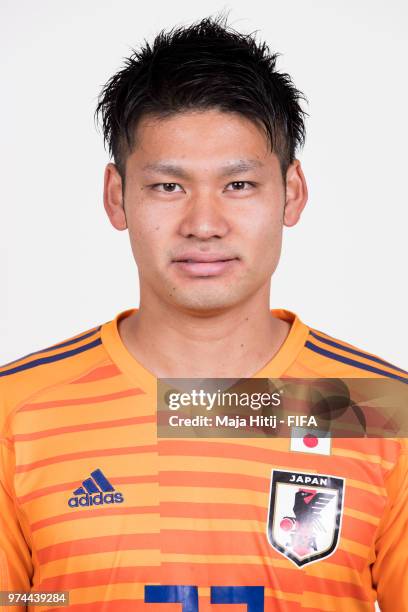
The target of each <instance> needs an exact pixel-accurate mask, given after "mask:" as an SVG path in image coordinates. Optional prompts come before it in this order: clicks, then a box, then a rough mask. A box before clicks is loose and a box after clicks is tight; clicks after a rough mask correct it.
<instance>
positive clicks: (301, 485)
mask: <svg viewBox="0 0 408 612" xmlns="http://www.w3.org/2000/svg"><path fill="white" fill-rule="evenodd" d="M344 487H345V482H344V478H339V477H337V476H328V475H324V474H307V473H303V472H291V471H286V470H272V475H271V491H270V497H269V509H268V519H267V537H268V541H269V543H270V544H271V546H273V548H275V550H277V551H278V552H280V553H282V555H285V557H287V558H288V559H290V560H291V561H293V563H295V564H296V565H297V566H298V567H302V566H304V565H307V564H308V563H314V562H315V561H320V560H321V559H324V558H326V557H329V556H330V555H332V554H333V553H334V551H335V550H336V548H337V544H338V541H339V537H340V531H341V519H342V514H343V499H344Z"/></svg>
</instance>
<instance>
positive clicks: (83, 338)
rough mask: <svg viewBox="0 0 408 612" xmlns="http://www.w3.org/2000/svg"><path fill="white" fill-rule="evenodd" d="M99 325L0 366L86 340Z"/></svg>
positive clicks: (99, 327) (93, 333)
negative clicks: (72, 337) (76, 336)
mask: <svg viewBox="0 0 408 612" xmlns="http://www.w3.org/2000/svg"><path fill="white" fill-rule="evenodd" d="M101 327H102V325H99V326H98V327H97V328H96V329H94V330H93V331H90V332H87V333H86V334H83V335H82V336H78V338H74V339H73V340H66V341H65V342H60V344H56V345H55V346H50V347H47V348H45V349H41V350H39V351H34V352H33V353H28V354H27V355H23V356H22V357H19V358H18V359H13V361H8V362H7V363H2V364H1V366H0V367H1V368H4V367H6V366H8V365H11V364H12V363H17V361H21V360H22V359H26V358H27V357H31V356H32V355H38V354H39V353H49V352H50V351H56V350H57V349H59V348H64V347H65V346H70V345H71V344H76V343H77V342H81V340H86V338H90V337H91V336H94V335H95V334H96V333H97V332H98V331H99V330H100V329H101Z"/></svg>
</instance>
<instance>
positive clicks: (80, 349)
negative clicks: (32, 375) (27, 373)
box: [0, 338, 102, 376]
mask: <svg viewBox="0 0 408 612" xmlns="http://www.w3.org/2000/svg"><path fill="white" fill-rule="evenodd" d="M99 344H102V340H101V338H97V339H96V340H94V341H93V342H90V343H89V344H84V345H83V346H78V347H77V348H76V349H72V350H70V351H65V353H58V355H50V356H49V357H40V358H39V359H34V360H33V361H29V362H28V363H23V364H21V365H19V366H16V367H15V368H10V369H9V370H6V371H5V372H0V376H10V374H15V373H16V372H21V371H22V370H29V369H31V368H36V367H37V366H39V365H42V364H44V363H52V362H53V361H60V360H61V359H67V358H68V357H72V356H73V355H78V353H83V352H84V351H88V350H89V349H91V348H94V347H95V346H98V345H99Z"/></svg>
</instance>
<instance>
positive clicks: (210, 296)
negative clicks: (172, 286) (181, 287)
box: [170, 287, 244, 314]
mask: <svg viewBox="0 0 408 612" xmlns="http://www.w3.org/2000/svg"><path fill="white" fill-rule="evenodd" d="M170 300H171V302H172V303H173V304H174V305H175V306H176V307H178V308H180V309H181V310H188V311H191V312H192V313H196V314H200V313H201V314H212V313H214V312H219V311H222V310H225V309H226V308H231V307H232V306H235V305H236V304H238V303H240V302H241V301H243V300H244V296H242V295H237V294H236V292H235V291H234V292H228V291H225V287H224V291H217V292H215V291H211V292H210V291H208V290H201V291H197V290H195V291H189V292H188V293H187V292H184V291H178V292H177V290H176V291H174V292H173V294H172V296H171V298H170Z"/></svg>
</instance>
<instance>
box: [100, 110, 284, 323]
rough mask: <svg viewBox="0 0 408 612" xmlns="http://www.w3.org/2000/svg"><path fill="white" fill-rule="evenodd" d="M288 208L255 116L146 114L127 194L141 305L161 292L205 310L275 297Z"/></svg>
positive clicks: (130, 167) (276, 164)
mask: <svg viewBox="0 0 408 612" xmlns="http://www.w3.org/2000/svg"><path fill="white" fill-rule="evenodd" d="M105 187H106V183H105ZM105 205H106V204H105ZM284 208H285V187H284V183H283V179H282V175H281V170H280V166H279V161H278V158H277V156H276V155H275V154H274V153H271V151H270V148H269V147H268V142H267V139H266V136H265V134H264V132H263V131H262V130H261V129H260V128H259V127H257V126H256V125H255V124H254V123H253V122H251V121H250V120H248V119H246V118H245V117H243V116H241V115H238V114H235V113H225V112H221V111H218V110H208V111H200V112H198V111H196V112H185V113H180V114H177V115H174V116H172V117H170V118H165V119H153V118H149V117H146V118H144V119H143V120H142V121H141V122H140V123H139V125H138V128H137V134H136V145H135V149H134V151H133V152H132V153H131V154H130V155H129V157H128V158H127V163H126V187H125V193H124V209H125V215H126V221H125V222H124V223H125V224H127V227H128V229H129V236H130V241H131V246H132V251H133V254H134V257H135V260H136V263H137V266H138V270H139V278H140V289H141V299H142V303H143V300H145V301H146V302H147V301H148V298H149V295H150V296H152V294H154V295H155V297H156V298H159V300H162V301H164V302H166V303H171V304H172V305H173V306H177V307H178V308H180V309H183V310H184V311H194V312H196V313H202V314H203V315H205V314H210V313H211V312H214V311H220V310H223V309H227V308H230V307H232V306H235V305H237V304H239V303H242V302H244V301H245V300H247V299H248V298H250V297H251V296H253V295H254V294H256V293H259V292H267V294H268V297H269V283H270V277H271V275H272V273H273V272H274V270H275V268H276V266H277V263H278V260H279V256H280V250H281V242H282V226H283V222H284ZM108 214H109V213H108ZM110 216H111V215H110ZM111 221H112V222H113V220H112V218H111ZM113 223H114V222H113ZM114 224H115V223H114ZM288 224H289V225H291V224H293V223H288ZM115 226H116V227H117V225H115ZM125 227H126V225H125ZM118 229H124V227H118Z"/></svg>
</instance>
